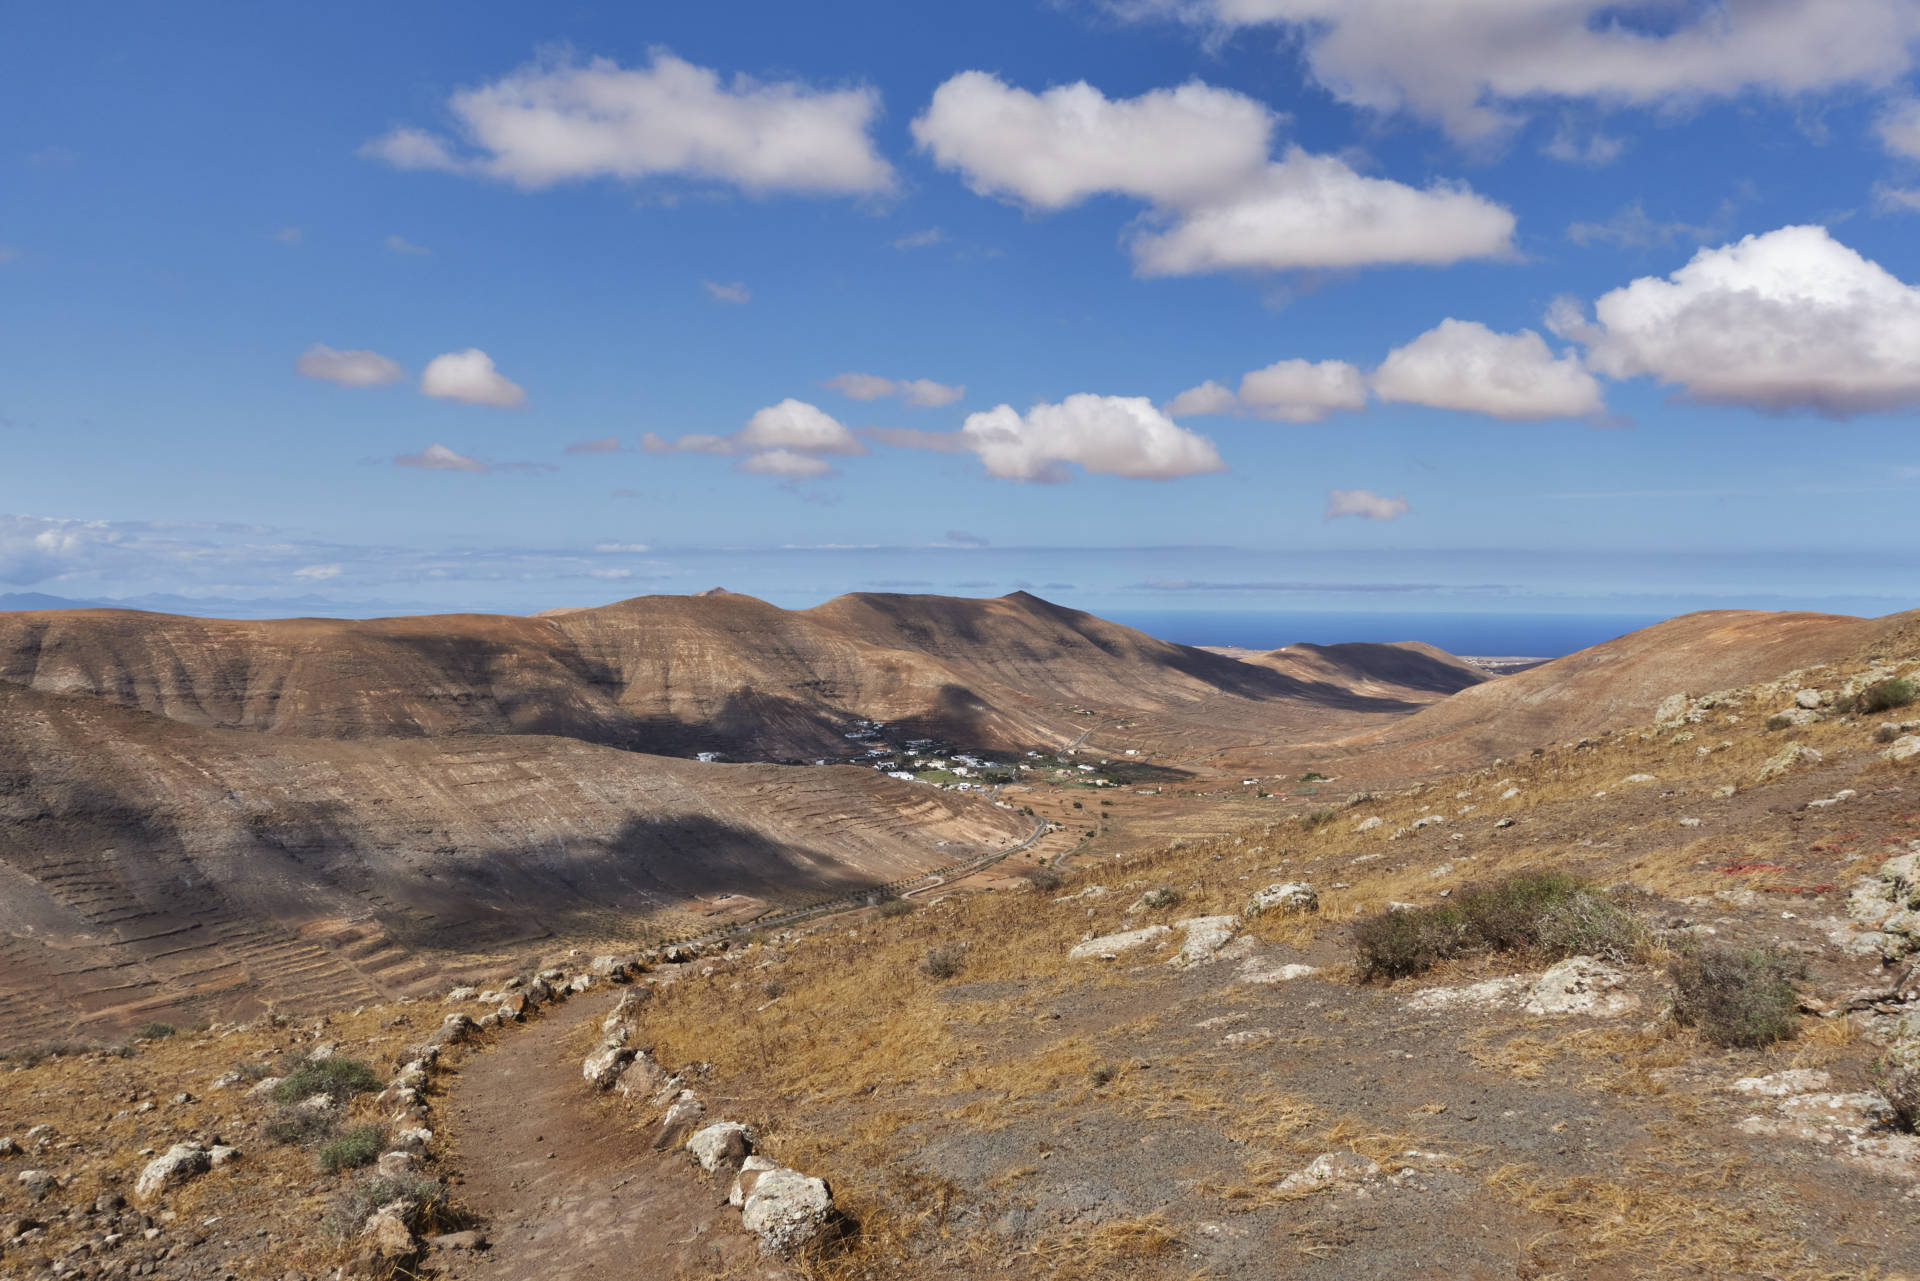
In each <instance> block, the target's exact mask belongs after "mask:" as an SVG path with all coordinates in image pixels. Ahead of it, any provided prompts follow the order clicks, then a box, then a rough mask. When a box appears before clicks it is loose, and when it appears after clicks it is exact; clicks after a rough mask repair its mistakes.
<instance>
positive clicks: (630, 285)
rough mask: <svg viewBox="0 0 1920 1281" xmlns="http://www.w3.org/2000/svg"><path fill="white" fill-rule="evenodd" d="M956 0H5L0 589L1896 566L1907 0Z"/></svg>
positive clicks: (1473, 593) (631, 590)
mask: <svg viewBox="0 0 1920 1281" xmlns="http://www.w3.org/2000/svg"><path fill="white" fill-rule="evenodd" d="M933 8H934V7H932V6H906V5H900V4H897V3H871V4H867V3H843V4H836V5H833V6H831V7H828V6H793V5H768V4H758V3H755V4H748V3H727V2H724V0H716V2H715V3H709V4H705V5H699V6H630V5H611V4H601V5H551V6H524V5H488V4H479V5H475V4H467V5H457V6H456V5H450V4H428V3H422V4H415V5H407V6H391V5H383V6H372V5H355V4H337V5H332V6H325V7H312V6H306V7H298V8H296V7H289V6H259V5H243V4H232V5H220V4H205V5H197V6H192V7H190V8H189V9H187V10H177V9H176V10H173V11H164V12H163V11H161V10H156V9H154V8H153V7H152V6H145V5H98V4H87V3H75V4H69V5H61V6H45V7H42V8H41V9H39V10H38V11H28V10H24V9H21V10H16V11H15V12H14V13H13V14H12V15H11V16H10V22H9V26H10V38H9V39H8V40H6V41H5V42H4V44H0V448H4V450H5V454H4V457H5V465H4V467H3V468H0V592H5V591H18V592H26V591H32V592H42V593H49V594H53V595H59V596H66V597H73V598H86V599H103V598H132V597H143V596H147V595H151V594H156V593H172V594H177V595H182V596H187V597H194V598H201V599H209V600H217V601H247V600H256V601H263V602H266V603H267V604H268V605H269V606H270V605H272V604H274V603H277V602H282V601H288V600H296V599H297V600H300V601H301V602H302V608H304V609H307V610H314V611H319V610H326V609H329V608H333V609H339V610H342V611H345V612H353V611H355V610H395V611H400V610H404V611H414V610H428V609H433V610H438V609H455V608H475V609H498V610H508V611H531V610H535V609H539V608H544V607H547V606H550V605H559V604H581V603H597V602H601V601H605V600H611V599H618V598H620V597H622V596H627V595H635V594H640V593H643V592H650V591H664V592H681V591H691V590H698V589H700V588H703V587H707V586H710V585H713V584H715V583H723V584H724V585H726V586H728V587H729V588H732V589H735V590H743V591H750V592H754V593H755V594H758V595H762V596H765V597H767V598H769V599H772V600H775V601H777V602H778V603H781V604H785V605H806V604H812V603H816V602H817V601H819V600H822V599H825V598H827V597H829V596H831V595H834V594H836V593H838V592H842V591H849V590H925V591H942V592H950V593H955V594H964V595H992V594H998V593H1000V592H1004V591H1008V590H1012V589H1013V588H1015V587H1017V586H1024V587H1028V588H1030V589H1032V590H1037V591H1040V592H1041V594H1043V595H1047V596H1049V597H1051V598H1053V599H1057V600H1060V601H1062V602H1064V603H1068V604H1072V605H1077V606H1081V607H1084V608H1090V609H1094V610H1098V611H1111V612H1125V611H1141V610H1167V609H1181V608H1194V609H1241V610H1283V611H1313V610H1335V611H1354V610H1373V609H1383V610H1393V611H1397V612H1403V613H1404V612H1417V611H1421V610H1436V611H1446V610H1452V611H1461V610H1489V611H1496V612H1500V611H1504V612H1525V611H1534V610H1538V611H1548V612H1581V611H1595V612H1649V613H1673V612H1680V611H1682V610H1686V609H1691V608H1700V607H1717V606H1727V605H1755V606H1762V607H1772V608H1778V607H1789V606H1806V607H1813V608H1825V609H1837V610H1844V611H1847V612H1868V613H1878V612H1887V611H1890V610H1893V609H1898V608H1907V607H1911V606H1913V605H1916V604H1920V599H1916V597H1920V592H1917V591H1916V585H1917V584H1920V575H1917V574H1916V573H1915V569H1916V557H1915V555H1914V553H1913V550H1912V549H1913V548H1914V547H1915V546H1920V502H1916V498H1920V442H1916V430H1915V427H1916V417H1915V413H1916V407H1920V287H1917V286H1920V107H1916V106H1915V105H1914V100H1915V96H1916V84H1915V79H1916V78H1915V58H1916V56H1920V0H1821V2H1820V3H1792V2H1789V0H1744V2H1742V3H1735V2H1734V0H1728V2H1727V3H1726V4H1724V5H1709V4H1704V3H1698V2H1693V3H1688V2H1683V0H1663V2H1661V3H1656V4H1640V5H1635V4H1627V5H1620V4H1602V3H1599V2H1598V0H1473V2H1472V3H1468V0H1450V2H1448V3H1439V2H1436V3H1431V4H1424V5H1421V6H1417V7H1416V8H1414V9H1408V8H1407V7H1406V6H1404V5H1401V4H1397V3H1393V2H1391V0H1352V2H1351V3H1343V4H1338V5H1335V4H1332V3H1331V2H1330V0H1190V2H1189V0H1140V2H1136V3H1129V4H1113V3H1099V2H1097V0H1054V2H1052V3H1048V2H1046V0H1032V2H1029V3H1012V2H995V3H980V4H972V5H967V6H950V7H940V8H939V10H938V11H936V12H929V10H931V9H933ZM1423 24H1430V25H1423ZM845 375H859V376H860V377H856V378H852V379H848V378H846V377H844V376H845ZM1248 375H1255V376H1254V377H1251V378H1249V377H1247V376H1248ZM1243 379H1245V381H1244V382H1243V381H1242V380H1243ZM1003 407H1004V408H1003ZM589 445H597V447H595V448H590V449H583V448H582V447H583V446H589ZM569 447H573V448H572V451H571V452H570V450H569Z"/></svg>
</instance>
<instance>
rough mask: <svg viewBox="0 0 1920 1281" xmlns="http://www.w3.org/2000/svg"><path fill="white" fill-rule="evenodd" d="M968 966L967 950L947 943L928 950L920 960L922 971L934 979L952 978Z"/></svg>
mask: <svg viewBox="0 0 1920 1281" xmlns="http://www.w3.org/2000/svg"><path fill="white" fill-rule="evenodd" d="M966 968H967V951H966V949H965V948H963V947H958V946H955V945H953V944H947V945H945V946H942V947H936V948H934V949H933V950H932V951H931V952H928V953H927V954H926V956H925V958H923V959H922V960H921V962H920V972H921V973H923V974H925V975H926V976H927V977H928V978H932V979H950V978H954V977H956V976H957V975H958V974H959V973H960V971H962V970H964V969H966Z"/></svg>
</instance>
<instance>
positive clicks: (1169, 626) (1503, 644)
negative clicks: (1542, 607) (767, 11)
mask: <svg viewBox="0 0 1920 1281" xmlns="http://www.w3.org/2000/svg"><path fill="white" fill-rule="evenodd" d="M1105 617H1107V618H1111V619H1112V620H1113V621H1114V622H1116V623H1124V624H1126V625H1127V626H1128V627H1134V628H1138V629H1139V630H1140V631H1143V632H1145V633H1147V634H1148V635H1149V636H1158V637H1159V638H1160V639H1161V640H1167V641H1172V642H1174V643H1175V644H1177V645H1237V646H1240V647H1242V648H1244V649H1258V650H1268V649H1279V648H1280V647H1281V646H1282V645H1296V644H1300V643H1302V642H1305V643H1310V644H1314V645H1337V644H1340V643H1341V642H1343V641H1425V642H1426V643H1427V644H1429V645H1438V646H1439V647H1440V648H1441V649H1444V650H1446V651H1447V652H1448V653H1450V654H1472V655H1479V656H1496V655H1500V656H1515V657H1518V656H1525V657H1528V658H1558V657H1560V656H1561V655H1562V654H1571V653H1573V652H1574V651H1575V650H1579V649H1585V648H1587V647H1588V646H1589V645H1598V644H1599V643H1600V642H1602V641H1608V640H1612V639H1613V638H1614V637H1616V636H1624V635H1626V634H1627V633H1628V632H1634V631H1639V630H1640V629H1641V628H1642V627H1649V626H1651V625H1653V624H1654V623H1658V622H1663V621H1665V619H1666V617H1667V616H1666V615H1664V614H1304V613H1303V614H1287V613H1272V614H1267V613H1244V612H1216V611H1211V610H1161V611H1155V612H1151V613H1130V612H1122V613H1111V614H1106V615H1105Z"/></svg>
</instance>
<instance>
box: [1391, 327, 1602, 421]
mask: <svg viewBox="0 0 1920 1281" xmlns="http://www.w3.org/2000/svg"><path fill="white" fill-rule="evenodd" d="M1373 391H1374V394H1375V395H1377V396H1379V397H1380V399H1382V400H1392V401H1402V402H1405V403H1408V404H1415V405H1431V406H1432V407H1433V408H1435V409H1459V410H1465V411H1468V412H1471V413H1481V414H1491V415H1493V416H1494V417H1495V418H1504V419H1506V420H1508V421H1509V422H1530V421H1537V420H1539V419H1543V418H1580V417H1584V416H1587V415H1591V414H1597V413H1600V412H1601V411H1602V410H1603V409H1604V408H1605V403H1604V400H1603V399H1602V397H1601V394H1600V384H1599V382H1598V381H1596V380H1595V379H1594V377H1593V375H1592V374H1590V373H1588V372H1587V370H1586V369H1585V367H1584V366H1582V365H1581V363H1580V357H1579V356H1578V355H1577V354H1576V353H1574V352H1568V353H1566V354H1565V355H1562V356H1559V357H1556V356H1555V355H1554V354H1553V353H1552V352H1551V351H1549V350H1548V349H1547V344H1546V341H1545V340H1544V339H1543V338H1541V337H1540V335H1539V334H1537V333H1535V332H1534V331H1533V330H1531V329H1523V330H1521V331H1520V332H1519V333H1517V334H1501V333H1495V332H1494V331H1493V330H1491V329H1489V328H1487V327H1486V326H1485V325H1483V324H1481V323H1479V322H1478V321H1473V320H1453V319H1447V320H1443V321H1441V322H1440V324H1439V325H1437V326H1436V327H1434V328H1432V329H1429V330H1428V331H1427V332H1426V333H1424V334H1421V335H1420V336H1419V337H1418V338H1416V339H1414V340H1413V341H1412V342H1410V343H1408V344H1407V345H1406V346H1404V347H1396V348H1394V350H1393V351H1392V352H1390V353H1388V355H1387V358H1386V360H1385V361H1383V362H1382V363H1381V365H1380V368H1379V369H1377V370H1375V371H1374V375H1373Z"/></svg>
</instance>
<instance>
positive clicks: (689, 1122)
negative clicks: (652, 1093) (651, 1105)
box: [653, 1090, 707, 1152]
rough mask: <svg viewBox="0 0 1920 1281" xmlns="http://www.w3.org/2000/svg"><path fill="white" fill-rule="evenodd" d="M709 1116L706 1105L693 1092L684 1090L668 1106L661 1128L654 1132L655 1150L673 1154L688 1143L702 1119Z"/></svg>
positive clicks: (662, 1118) (661, 1119)
mask: <svg viewBox="0 0 1920 1281" xmlns="http://www.w3.org/2000/svg"><path fill="white" fill-rule="evenodd" d="M706 1114H707V1107H706V1104H704V1103H702V1102H701V1101H700V1097H699V1096H698V1095H697V1094H695V1093H694V1092H693V1091H692V1090H682V1091H680V1094H679V1096H678V1097H677V1098H675V1099H674V1101H673V1102H672V1103H671V1104H669V1105H668V1107H667V1113H666V1115H665V1116H663V1117H661V1118H660V1128H659V1129H658V1130H656V1131H654V1135H653V1150H654V1151H656V1152H671V1151H672V1150H673V1149H674V1148H677V1147H679V1146H680V1145H681V1144H682V1143H684V1142H685V1141H686V1138H687V1135H688V1134H690V1133H691V1132H692V1131H693V1127H694V1126H696V1125H698V1124H699V1123H700V1118H701V1117H703V1116H705V1115H706Z"/></svg>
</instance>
